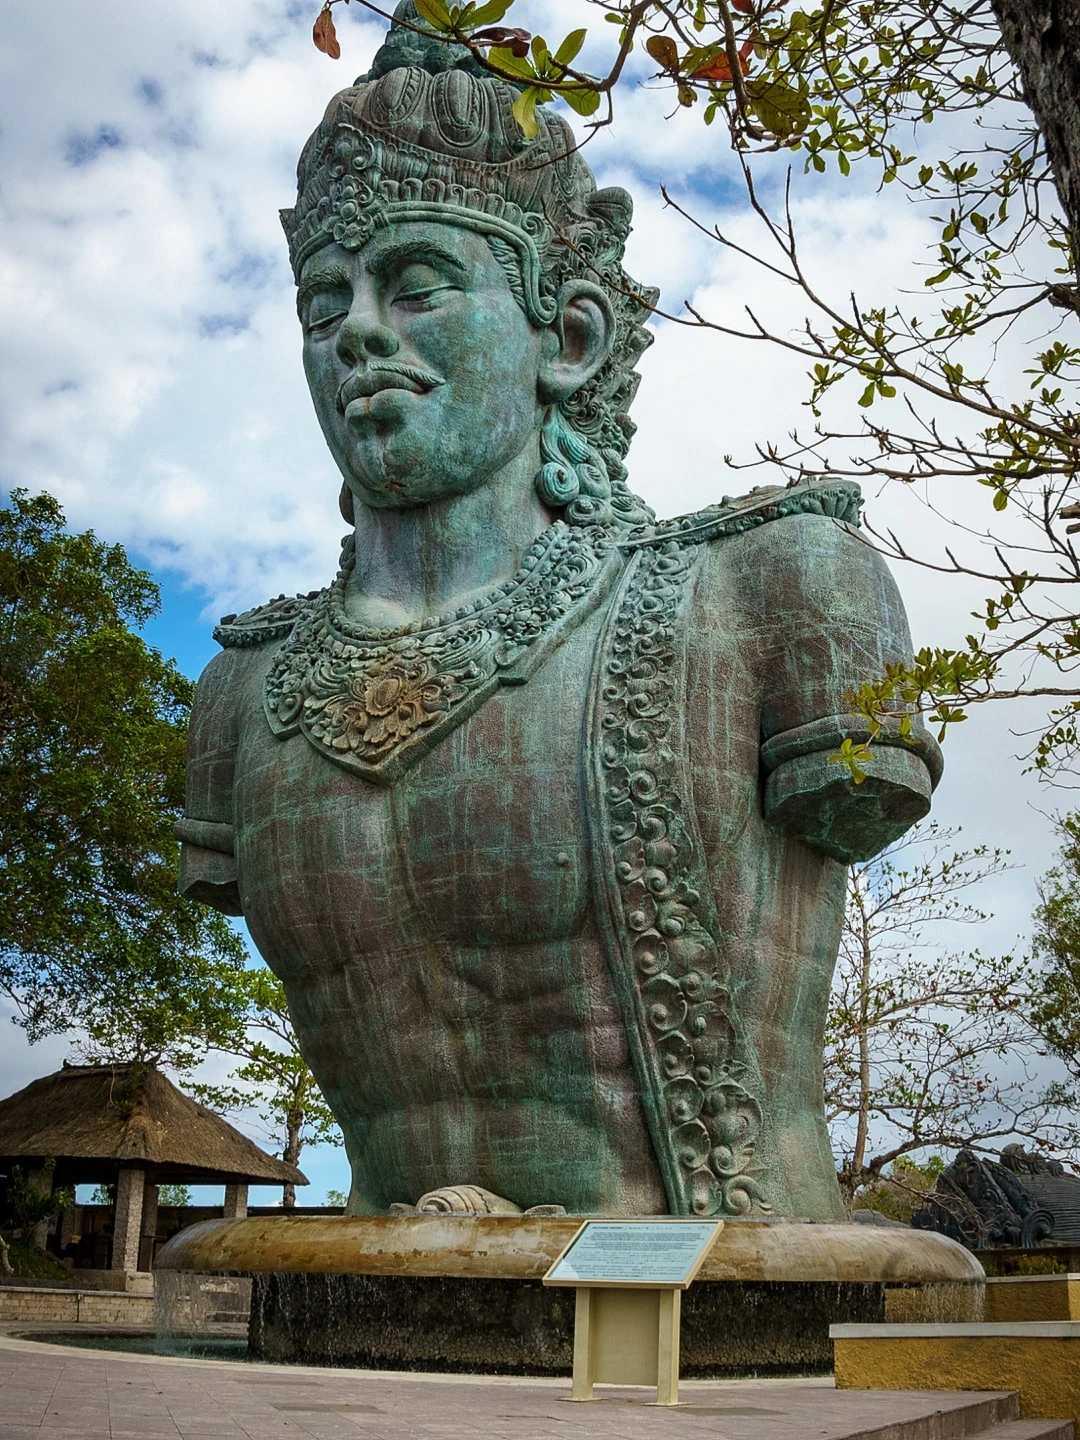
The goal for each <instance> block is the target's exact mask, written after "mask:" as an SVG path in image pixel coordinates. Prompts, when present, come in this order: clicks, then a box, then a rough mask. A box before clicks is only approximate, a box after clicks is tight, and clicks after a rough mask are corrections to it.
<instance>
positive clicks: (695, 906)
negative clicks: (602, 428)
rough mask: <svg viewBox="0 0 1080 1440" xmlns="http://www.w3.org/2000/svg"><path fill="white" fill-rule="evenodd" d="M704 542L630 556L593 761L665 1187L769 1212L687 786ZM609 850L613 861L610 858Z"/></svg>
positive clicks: (749, 1084)
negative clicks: (683, 723)
mask: <svg viewBox="0 0 1080 1440" xmlns="http://www.w3.org/2000/svg"><path fill="white" fill-rule="evenodd" d="M696 549H697V547H695V546H692V545H687V544H682V543H680V542H679V541H677V540H672V541H669V542H667V543H665V544H662V545H658V546H656V547H655V548H650V549H645V550H642V551H641V552H639V554H638V555H637V556H634V557H632V558H631V560H630V563H629V565H628V567H627V573H626V577H625V579H624V581H623V586H622V589H621V592H620V595H619V596H618V597H617V598H616V600H615V601H614V604H613V611H612V617H611V619H610V620H609V629H608V635H607V638H606V645H605V649H604V652H603V653H602V655H601V658H600V662H599V664H600V670H599V674H598V683H597V694H596V711H595V715H594V723H595V729H594V734H593V737H592V740H593V764H594V766H595V779H596V781H597V783H598V790H599V795H600V799H601V806H602V815H601V825H602V827H603V829H604V831H605V839H606V841H607V843H606V844H598V845H597V846H596V847H595V849H596V851H597V853H598V855H600V856H602V857H603V859H602V860H601V861H600V863H601V864H602V865H603V867H604V870H605V872H606V873H604V874H602V875H601V876H600V877H599V878H600V882H601V885H602V886H603V887H604V889H606V892H607V899H608V906H609V911H608V914H607V915H606V916H605V917H603V918H604V919H605V920H606V922H607V923H608V924H609V925H610V927H611V932H612V933H611V934H609V941H610V942H612V943H611V944H610V945H609V953H611V955H612V958H613V964H614V969H615V974H614V982H615V989H616V993H617V994H618V996H619V999H620V1002H621V1004H622V1007H623V1012H624V1016H625V1019H626V1028H627V1034H628V1037H629V1040H630V1046H631V1051H632V1053H633V1055H634V1059H635V1064H636V1067H637V1071H638V1075H639V1080H640V1083H641V1089H642V1098H643V1102H644V1105H645V1110H646V1115H647V1118H648V1121H649V1125H650V1130H651V1134H652V1139H653V1145H654V1148H655V1150H656V1154H657V1158H658V1161H659V1163H660V1166H661V1170H662V1173H663V1176H664V1182H665V1186H666V1189H667V1193H668V1201H669V1204H670V1206H671V1208H672V1210H673V1211H674V1212H675V1213H677V1214H693V1215H746V1214H749V1213H751V1212H752V1211H755V1210H757V1211H767V1210H769V1209H770V1208H771V1207H770V1205H769V1204H768V1202H767V1199H766V1195H765V1190H764V1186H763V1184H762V1181H761V1170H760V1167H759V1165H758V1164H757V1163H756V1160H755V1149H756V1145H757V1142H758V1139H759V1136H760V1134H761V1130H762V1121H763V1115H762V1108H761V1104H760V1101H759V1099H758V1098H756V1097H755V1095H754V1094H753V1093H752V1090H753V1089H755V1088H758V1085H759V1082H758V1081H757V1079H756V1076H755V1075H754V1073H753V1068H752V1066H751V1064H750V1063H749V1057H748V1055H747V1052H746V1047H745V1045H744V1043H743V1042H742V1040H741V1037H740V1034H739V1028H738V1024H737V1019H736V1015H735V1011H734V1006H733V1004H732V998H731V994H730V991H729V988H728V982H727V976H726V975H725V974H724V973H723V967H722V963H721V958H720V954H719V949H718V946H717V942H716V939H715V937H714V935H713V934H712V933H711V932H710V929H709V926H708V923H707V920H708V918H709V917H708V912H709V909H710V906H709V904H708V902H707V900H706V886H707V884H708V880H707V876H706V875H705V874H704V866H703V862H702V858H701V852H700V841H699V840H698V838H697V836H696V834H695V826H694V822H693V819H692V815H691V811H690V808H689V797H685V798H684V795H683V794H681V793H680V789H685V780H684V779H683V777H682V776H681V775H680V769H681V766H680V755H681V752H682V750H683V748H684V747H683V746H682V745H681V744H680V743H679V741H680V739H681V735H680V734H679V728H680V726H679V722H678V714H679V708H680V706H681V704H682V695H681V685H680V681H681V676H682V671H681V658H682V657H681V652H680V649H679V644H678V639H677V637H678V636H679V635H681V634H683V633H685V624H684V623H683V622H684V619H685V617H684V611H685V608H686V604H687V600H688V597H689V592H690V589H691V581H692V578H693V570H694V566H693V559H694V556H695V553H696ZM612 861H613V862H614V863H613V865H612Z"/></svg>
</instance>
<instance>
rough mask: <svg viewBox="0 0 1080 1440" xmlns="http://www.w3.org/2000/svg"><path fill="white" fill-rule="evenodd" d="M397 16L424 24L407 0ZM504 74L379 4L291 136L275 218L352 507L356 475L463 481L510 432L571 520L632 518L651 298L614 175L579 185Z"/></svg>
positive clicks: (413, 485) (500, 460)
mask: <svg viewBox="0 0 1080 1440" xmlns="http://www.w3.org/2000/svg"><path fill="white" fill-rule="evenodd" d="M396 19H397V20H402V19H404V20H406V21H408V22H410V23H411V24H414V25H421V24H422V22H421V21H419V19H418V18H417V15H416V11H415V9H414V6H413V3H412V0H404V3H403V4H401V5H399V6H398V10H397V17H396ZM517 94H518V91H517V90H516V89H515V87H514V86H513V85H511V84H509V83H507V82H504V81H501V80H497V79H495V78H493V77H491V76H490V75H488V74H486V73H485V72H483V71H482V69H481V68H480V67H479V66H477V65H476V64H475V62H474V61H473V60H472V58H471V57H470V56H469V54H468V52H467V51H465V50H464V49H462V48H460V47H451V46H448V45H446V44H445V43H444V42H441V41H439V40H436V39H434V38H426V37H425V36H423V35H421V34H417V33H416V32H415V31H413V30H411V29H408V28H406V27H405V26H402V25H398V24H396V23H395V26H394V28H392V29H391V31H390V33H389V35H388V37H387V40H386V43H385V44H384V45H383V47H382V49H381V50H380V51H379V54H378V55H377V56H376V57H375V61H374V63H373V65H372V68H371V70H370V71H369V72H368V74H367V75H366V76H362V77H361V78H360V79H359V80H358V81H357V82H356V84H355V85H354V86H353V87H352V88H350V89H348V90H343V91H342V92H341V93H340V94H338V95H336V96H335V97H334V99H333V100H332V101H331V103H330V106H329V108H328V109H327V112H326V115H325V116H324V118H323V121H322V123H321V124H320V125H319V127H318V129H317V130H316V131H315V133H314V134H313V135H312V136H311V138H310V139H309V140H308V142H307V144H306V145H305V146H304V150H303V153H302V154H301V157H300V163H299V166H298V169H297V175H298V182H299V194H298V197H297V202H296V206H295V208H294V209H292V210H285V211H283V212H282V223H283V225H284V227H285V233H286V235H287V236H288V240H289V250H290V255H291V258H292V263H293V270H294V273H295V275H296V281H297V286H298V290H297V305H298V310H299V314H300V320H301V324H302V326H303V330H304V368H305V372H306V374H307V378H308V384H309V385H310V387H311V393H312V398H313V399H314V402H315V409H316V413H317V414H318V417H319V423H320V424H321V426H322V429H323V433H324V435H325V436H326V440H327V444H328V445H329V447H330V450H331V452H332V453H333V455H334V458H335V460H336V461H337V464H338V466H339V467H340V469H341V472H342V475H343V477H344V480H345V488H344V489H343V491H342V508H343V511H344V512H345V513H346V515H347V516H349V517H350V518H351V513H352V501H353V498H354V497H355V498H357V499H359V500H361V501H362V502H363V503H365V504H367V505H370V506H376V507H388V508H403V507H407V506H413V505H420V504H424V503H426V502H428V501H430V500H434V499H438V498H442V497H445V496H450V495H455V494H463V493H465V492H467V491H469V490H472V489H475V488H477V487H478V486H480V485H482V484H483V483H484V482H485V481H486V480H487V479H488V478H489V477H491V476H493V475H495V474H497V473H498V472H499V471H500V470H501V469H503V467H504V466H505V465H507V464H508V462H509V461H511V460H512V459H514V458H515V457H517V456H518V455H520V454H522V453H523V452H526V451H527V450H531V451H532V452H533V453H535V455H536V457H537V470H536V485H537V489H538V491H539V493H540V496H541V498H542V499H543V500H544V502H545V503H546V504H547V505H548V506H550V507H551V508H552V509H553V510H557V511H560V512H561V513H562V514H563V515H564V517H565V518H566V519H567V520H569V521H571V522H572V523H576V524H595V523H612V522H614V523H619V522H622V523H627V524H641V523H642V522H644V521H647V520H649V519H650V518H651V512H650V511H649V510H648V508H647V507H646V506H645V505H644V503H643V502H642V501H641V500H639V499H638V498H637V497H636V496H634V495H633V494H631V492H630V491H629V490H628V489H627V486H626V469H625V466H624V464H623V461H624V457H625V455H626V451H627V448H628V447H629V444H630V439H631V436H632V434H633V429H634V427H633V424H632V423H631V421H630V418H629V413H628V412H629V407H630V402H631V400H632V399H633V396H634V391H635V390H636V388H637V381H638V377H637V375H636V374H635V372H634V365H635V363H636V361H637V359H638V357H639V355H640V354H641V352H642V351H643V350H644V349H645V347H646V345H647V344H648V343H649V339H650V337H649V335H648V332H647V331H646V330H645V328H644V326H643V324H642V321H643V319H644V317H645V315H646V314H647V310H648V305H649V304H650V303H651V302H652V301H653V300H654V299H655V292H654V291H645V290H642V289H641V287H639V286H637V285H635V284H634V282H633V281H632V280H631V279H630V278H629V277H628V276H627V275H626V273H625V271H624V270H623V268H622V256H623V249H624V246H625V243H626V237H627V235H628V234H629V230H630V219H631V213H632V207H631V201H630V197H629V196H628V195H627V193H626V192H625V191H624V190H619V189H607V190H597V188H596V185H595V183H594V181H593V178H592V175H591V173H590V172H589V169H588V167H587V165H586V164H585V163H584V161H583V160H582V158H581V156H580V155H579V154H577V153H574V143H575V142H574V138H573V135H572V133H571V131H570V129H569V127H568V126H567V125H566V124H565V123H564V122H563V121H562V120H561V119H560V118H559V117H558V116H556V115H553V114H550V113H547V112H543V111H542V112H539V120H540V132H539V134H538V135H537V136H536V138H535V139H533V140H531V141H528V140H526V139H525V138H524V136H523V135H522V133H521V131H520V129H519V127H518V125H517V123H516V121H515V120H514V118H513V116H512V115H511V113H510V110H511V106H512V104H513V102H514V100H515V99H516V98H517Z"/></svg>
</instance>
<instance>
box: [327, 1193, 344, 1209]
mask: <svg viewBox="0 0 1080 1440" xmlns="http://www.w3.org/2000/svg"><path fill="white" fill-rule="evenodd" d="M326 1203H327V1205H332V1206H334V1207H335V1208H337V1209H338V1210H344V1209H345V1206H346V1205H347V1204H348V1203H349V1197H348V1195H347V1194H346V1193H345V1191H344V1190H334V1189H330V1190H327V1192H326Z"/></svg>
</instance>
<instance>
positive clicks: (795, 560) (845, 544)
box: [743, 515, 941, 861]
mask: <svg viewBox="0 0 1080 1440" xmlns="http://www.w3.org/2000/svg"><path fill="white" fill-rule="evenodd" d="M745 541H746V552H747V553H746V555H745V556H744V557H743V558H744V563H745V565H746V566H747V569H746V572H745V580H746V584H747V587H748V600H749V602H750V603H751V605H752V606H753V607H754V610H755V612H756V613H757V614H758V616H759V617H760V618H761V619H762V620H763V621H764V622H765V623H764V636H765V643H764V644H763V646H762V647H761V648H762V654H763V677H764V678H763V690H762V707H761V727H762V739H763V742H764V743H763V746H762V768H763V771H764V774H765V794H764V806H765V813H766V817H767V818H768V819H769V821H770V822H771V823H773V824H775V825H779V826H781V827H782V828H785V829H789V830H793V831H795V832H796V833H798V834H799V835H801V836H802V838H803V839H805V840H806V841H807V842H808V843H809V844H811V845H813V846H814V847H815V848H817V849H820V850H823V851H825V852H826V853H827V854H829V855H832V856H834V857H835V858H836V859H839V860H844V861H850V860H854V859H863V858H866V857H868V856H870V855H873V854H876V853H877V851H878V850H880V849H882V848H883V847H884V846H885V845H887V844H889V843H890V841H892V840H894V839H896V838H897V837H898V836H899V835H901V834H903V832H904V831H905V830H906V829H908V827H909V826H910V825H912V824H914V823H915V821H916V820H918V819H920V818H921V817H922V816H923V815H925V814H926V813H927V811H928V810H929V807H930V794H931V791H932V789H933V786H934V785H935V784H936V782H937V780H938V778H939V776H940V773H941V757H940V752H939V751H938V748H937V746H936V744H935V742H934V741H933V740H932V738H931V737H930V736H929V735H928V734H927V733H926V731H925V729H924V728H923V727H922V725H921V724H919V723H918V722H916V723H915V724H914V725H913V727H912V734H911V737H910V740H908V741H905V740H904V738H903V737H901V736H900V734H899V730H898V727H895V726H887V727H885V728H884V729H883V730H882V731H881V733H880V734H879V735H878V737H877V738H876V740H875V743H874V744H873V746H872V749H871V758H870V759H869V760H868V761H867V762H866V764H865V766H864V767H863V768H864V769H865V771H866V779H865V780H863V781H862V783H861V784H859V785H856V784H855V783H854V781H853V779H852V777H851V775H850V773H849V772H848V771H847V770H845V768H844V767H843V766H841V765H838V764H837V763H836V762H835V761H831V760H830V759H829V756H830V755H832V754H833V753H835V751H836V750H837V749H838V747H839V746H840V745H841V744H842V742H843V741H844V740H845V739H848V738H850V739H853V740H855V741H857V742H861V741H863V740H865V739H867V738H868V733H869V732H868V728H867V725H866V721H865V720H864V719H863V718H862V717H860V716H859V715H857V714H853V713H852V711H853V706H852V701H851V694H852V692H853V691H855V690H856V689H858V687H859V686H861V685H863V684H865V683H866V682H867V681H872V680H877V679H879V678H880V677H881V676H882V675H883V674H884V672H885V668H886V666H887V665H888V664H890V663H896V662H900V663H903V662H905V661H907V660H909V659H910V657H911V638H910V634H909V631H908V623H907V616H906V614H905V612H904V606H903V602H902V601H901V598H900V593H899V590H898V589H897V586H896V582H895V580H894V579H893V576H892V574H891V572H890V571H889V568H888V566H887V565H886V564H885V561H884V560H883V558H882V557H881V555H880V554H879V553H878V552H877V551H876V550H875V549H874V548H873V546H872V545H870V544H867V543H866V542H865V540H864V539H863V538H862V537H861V536H860V535H859V533H858V532H857V531H856V530H855V529H854V528H853V527H852V526H850V525H847V524H843V523H840V522H838V521H836V520H833V519H831V518H829V517H827V516H821V515H795V516H790V517H788V518H786V519H783V520H777V521H774V522H772V523H771V524H768V525H765V526H762V527H761V528H760V529H759V530H757V531H755V532H753V533H752V534H751V535H749V536H747V537H745Z"/></svg>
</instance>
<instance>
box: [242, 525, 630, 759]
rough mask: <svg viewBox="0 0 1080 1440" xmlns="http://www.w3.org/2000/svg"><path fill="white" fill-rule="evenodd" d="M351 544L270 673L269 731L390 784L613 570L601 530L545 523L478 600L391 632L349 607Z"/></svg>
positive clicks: (539, 657)
mask: <svg viewBox="0 0 1080 1440" xmlns="http://www.w3.org/2000/svg"><path fill="white" fill-rule="evenodd" d="M354 563H355V554H354V551H353V548H352V544H351V541H350V542H348V543H347V544H346V547H345V549H344V551H343V553H342V565H341V569H340V571H339V572H338V576H337V578H336V579H335V581H334V583H333V585H331V586H330V588H329V589H327V590H323V591H321V592H320V593H319V594H318V595H317V596H315V597H314V598H313V600H312V603H311V604H310V606H309V607H305V609H304V612H303V614H302V615H301V617H300V618H299V620H298V621H297V623H296V624H295V626H294V627H293V629H292V633H291V634H290V636H289V638H288V640H287V641H286V643H285V644H284V645H283V646H282V648H281V650H280V651H279V652H278V654H277V655H276V656H275V657H274V660H273V662H272V664H271V666H270V670H269V672H268V674H267V676H266V683H265V690H264V706H265V711H266V717H267V720H268V721H269V724H270V728H271V730H272V731H273V732H274V734H275V735H278V736H282V737H284V736H287V735H293V734H296V732H297V731H299V732H300V733H301V734H302V735H303V736H304V737H305V739H306V740H307V741H308V742H309V743H310V744H311V745H313V746H314V747H315V749H316V750H319V751H320V752H321V753H322V754H324V755H326V756H327V757H328V758H329V759H331V760H334V761H336V762H337V764H339V765H343V766H345V767H346V768H347V769H349V770H354V771H356V772H358V773H359V774H361V775H363V776H364V777H365V778H366V779H368V780H372V781H375V782H376V783H381V784H391V783H392V782H393V781H394V780H396V779H397V778H398V776H400V775H401V774H402V773H403V772H404V771H405V770H406V769H408V767H409V766H410V765H412V764H414V763H415V762H416V761H417V760H418V759H419V758H420V756H421V755H423V754H425V753H426V752H427V751H428V750H430V749H431V748H432V747H433V746H434V745H436V744H437V743H438V742H439V740H440V739H442V737H443V736H444V735H445V734H447V733H448V732H449V731H450V730H452V729H454V728H455V727H456V726H457V725H460V724H461V722H462V720H464V719H465V718H466V717H467V716H468V715H471V714H472V713H473V711H474V710H476V709H477V707H478V706H480V705H482V704H483V702H484V701H485V700H486V699H487V698H488V697H489V696H490V695H491V694H493V693H494V691H495V690H496V689H497V687H498V686H500V685H521V684H524V682H525V681H526V680H527V679H528V678H529V676H530V675H531V674H532V673H533V671H534V670H535V669H536V667H537V666H538V665H540V664H541V662H542V661H543V660H544V659H545V657H546V656H547V655H549V654H550V653H551V651H552V650H553V649H554V648H555V646H556V645H558V644H559V643H560V642H561V641H562V640H563V639H564V638H565V637H566V635H567V634H568V633H569V632H570V631H571V630H572V629H574V628H575V627H576V626H577V625H578V624H579V623H580V622H581V620H582V619H584V617H585V616H586V615H587V614H589V613H590V612H591V611H592V610H593V609H594V608H595V607H596V606H597V605H598V604H599V603H600V600H601V599H602V598H603V596H604V595H605V594H606V592H607V590H608V588H609V587H610V584H611V581H612V580H613V579H614V574H615V570H616V569H617V568H618V564H617V560H616V559H615V544H614V541H613V539H612V537H611V535H610V534H609V532H608V531H607V530H606V529H604V528H602V527H600V526H570V525H567V524H565V523H564V522H562V521H556V522H555V523H554V524H553V525H550V526H549V527H548V528H547V530H545V531H544V533H543V534H542V535H541V536H540V537H539V539H538V540H537V541H536V542H535V543H534V544H533V545H532V546H531V548H530V549H529V551H528V552H527V554H526V556H525V558H524V560H523V561H522V564H521V567H520V568H519V569H518V571H517V573H516V574H515V575H514V576H513V577H512V578H511V579H510V580H508V581H507V582H506V584H504V585H500V586H498V587H497V588H495V589H494V590H492V591H490V592H489V593H488V594H487V595H485V596H483V597H481V598H480V599H479V600H478V601H476V602H475V603H474V604H471V605H467V606H463V607H461V608H460V609H458V610H455V611H454V612H453V613H452V614H448V615H440V616H435V617H431V618H428V619H425V620H423V621H421V622H418V623H417V624H415V625H410V626H408V627H405V628H403V629H398V630H379V629H374V628H371V627H367V626H362V625H358V624H356V623H355V622H354V621H352V620H350V619H349V618H348V616H347V615H346V614H345V590H346V586H347V583H348V580H349V577H350V575H351V573H352V568H353V565H354Z"/></svg>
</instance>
